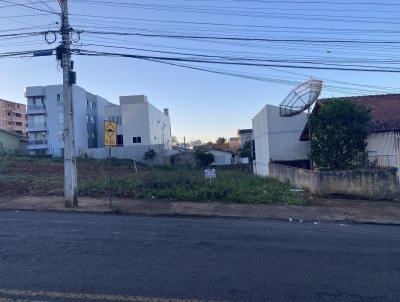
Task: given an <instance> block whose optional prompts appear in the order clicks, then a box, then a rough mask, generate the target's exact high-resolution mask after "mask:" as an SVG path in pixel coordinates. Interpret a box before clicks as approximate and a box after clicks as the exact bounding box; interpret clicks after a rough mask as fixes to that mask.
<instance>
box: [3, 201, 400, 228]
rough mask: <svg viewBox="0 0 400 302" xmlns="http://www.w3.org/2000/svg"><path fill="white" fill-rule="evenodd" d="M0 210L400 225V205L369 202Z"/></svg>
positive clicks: (101, 204)
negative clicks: (303, 204)
mask: <svg viewBox="0 0 400 302" xmlns="http://www.w3.org/2000/svg"><path fill="white" fill-rule="evenodd" d="M0 210H3V211H48V212H63V213H94V214H118V213H120V214H124V215H126V214H131V215H146V216H175V217H208V218H210V217H214V218H236V219H237V218H243V219H275V220H281V221H289V220H290V219H292V220H293V221H294V222H296V221H300V220H302V221H303V222H336V223H364V224H383V225H385V224H386V225H400V204H397V203H384V202H370V201H357V202H354V203H351V202H349V201H348V200H345V201H341V200H327V201H326V202H324V201H323V202H321V201H318V202H317V203H316V204H315V205H309V206H290V205H263V204H234V203H220V202H213V203H199V202H185V201H182V202H177V201H163V200H136V199H117V198H116V199H114V200H113V209H109V208H108V202H107V200H106V199H101V198H89V197H81V198H80V208H78V209H71V210H69V209H65V208H64V204H63V198H62V197H55V196H40V197H39V196H2V197H0Z"/></svg>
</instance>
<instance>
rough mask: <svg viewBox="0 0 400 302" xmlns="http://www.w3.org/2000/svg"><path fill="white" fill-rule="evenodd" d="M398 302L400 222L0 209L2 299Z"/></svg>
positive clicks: (399, 293)
mask: <svg viewBox="0 0 400 302" xmlns="http://www.w3.org/2000/svg"><path fill="white" fill-rule="evenodd" d="M32 300H33V301H134V302H136V301H143V302H166V301H180V302H188V301H210V300H212V301H308V302H310V301H318V302H321V301H363V302H364V301H373V302H377V301H396V302H397V301H400V227H399V226H382V225H361V224H351V225H344V226H343V225H339V224H323V223H321V224H313V223H300V222H282V221H266V220H245V219H219V218H218V219H215V218H214V219H211V218H183V217H144V216H118V215H92V214H63V213H38V212H36V213H35V212H0V302H11V301H19V302H22V301H32Z"/></svg>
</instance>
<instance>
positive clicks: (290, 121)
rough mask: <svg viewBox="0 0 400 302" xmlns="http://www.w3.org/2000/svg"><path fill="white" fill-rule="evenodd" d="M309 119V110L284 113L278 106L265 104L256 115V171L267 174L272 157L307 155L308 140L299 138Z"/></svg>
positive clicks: (288, 158) (254, 128)
mask: <svg viewBox="0 0 400 302" xmlns="http://www.w3.org/2000/svg"><path fill="white" fill-rule="evenodd" d="M306 122H307V114H306V113H301V114H299V115H296V116H293V117H281V116H280V115H279V107H277V106H272V105H266V106H265V107H264V108H263V109H262V110H261V111H260V112H259V113H258V114H257V115H256V116H255V117H254V118H253V135H254V144H255V151H256V160H255V173H256V174H258V175H263V176H265V175H268V173H269V171H268V169H269V166H268V164H269V162H270V161H294V160H305V159H308V154H309V143H308V142H301V141H300V135H301V132H302V131H303V129H304V126H305V124H306Z"/></svg>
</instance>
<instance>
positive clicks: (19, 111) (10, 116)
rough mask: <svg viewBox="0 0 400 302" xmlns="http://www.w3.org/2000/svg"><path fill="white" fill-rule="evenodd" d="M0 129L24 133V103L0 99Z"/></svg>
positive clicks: (25, 128)
mask: <svg viewBox="0 0 400 302" xmlns="http://www.w3.org/2000/svg"><path fill="white" fill-rule="evenodd" d="M0 129H3V130H7V131H9V132H13V133H17V134H20V135H26V134H27V132H28V130H27V118H26V105H24V104H20V103H15V102H10V101H6V100H0Z"/></svg>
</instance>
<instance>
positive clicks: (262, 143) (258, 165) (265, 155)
mask: <svg viewBox="0 0 400 302" xmlns="http://www.w3.org/2000/svg"><path fill="white" fill-rule="evenodd" d="M252 123H253V139H254V148H255V157H256V158H255V160H254V162H253V166H254V169H253V170H254V173H255V174H257V175H261V176H266V175H268V173H269V167H268V163H269V158H270V156H269V146H268V122H267V106H264V107H263V108H262V109H261V111H260V112H259V113H257V115H256V116H255V117H254V118H253V120H252Z"/></svg>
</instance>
